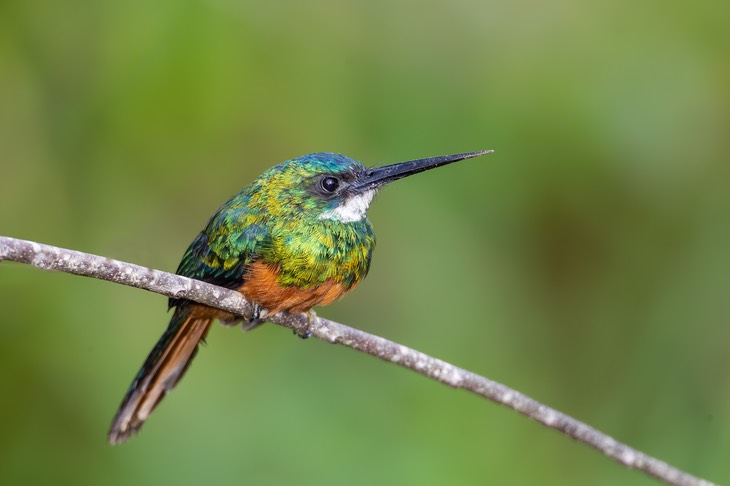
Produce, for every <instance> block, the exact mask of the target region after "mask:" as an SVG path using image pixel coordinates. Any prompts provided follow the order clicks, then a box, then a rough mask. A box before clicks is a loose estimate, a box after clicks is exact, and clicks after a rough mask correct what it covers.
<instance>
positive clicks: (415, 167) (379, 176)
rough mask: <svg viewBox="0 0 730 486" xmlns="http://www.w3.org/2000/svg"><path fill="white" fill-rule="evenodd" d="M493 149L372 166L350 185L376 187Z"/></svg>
mask: <svg viewBox="0 0 730 486" xmlns="http://www.w3.org/2000/svg"><path fill="white" fill-rule="evenodd" d="M492 152H494V150H483V151H481V152H469V153H466V154H454V155H442V156H440V157H429V158H427V159H417V160H409V161H408V162H399V163H397V164H392V165H386V166H385V167H373V168H371V169H368V170H367V171H365V173H364V174H363V175H362V176H360V177H358V179H357V180H356V181H355V183H354V184H353V185H352V186H351V187H352V188H353V189H355V190H356V191H358V192H359V191H367V190H370V189H377V188H378V187H380V186H383V185H385V184H387V183H389V182H393V181H397V180H398V179H402V178H404V177H408V176H409V175H413V174H418V173H419V172H423V171H425V170H430V169H435V168H436V167H441V166H442V165H447V164H452V163H454V162H458V161H460V160H465V159H471V158H473V157H479V156H480V155H486V154H491V153H492Z"/></svg>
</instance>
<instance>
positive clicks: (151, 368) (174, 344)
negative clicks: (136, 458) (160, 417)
mask: <svg viewBox="0 0 730 486" xmlns="http://www.w3.org/2000/svg"><path fill="white" fill-rule="evenodd" d="M199 309H200V307H199V306H195V305H193V304H182V305H180V306H178V307H177V308H176V309H175V314H174V315H173V316H172V319H171V320H170V324H169V325H168V327H167V330H166V331H165V333H164V334H163V335H162V337H161V338H160V340H159V341H157V344H156V345H155V347H154V348H153V349H152V352H150V354H149V356H147V360H145V362H144V364H143V365H142V369H140V370H139V372H138V373H137V376H135V378H134V381H133V382H132V385H131V386H130V387H129V390H128V391H127V394H126V395H125V397H124V400H122V404H121V405H120V406H119V411H118V412H117V414H116V416H115V417H114V421H113V422H112V426H111V428H110V429H109V442H111V443H112V444H118V443H120V442H124V441H125V440H127V439H128V438H129V436H130V435H131V434H132V432H136V431H137V430H139V428H140V427H142V424H144V422H145V420H147V417H149V416H150V414H151V413H152V410H154V408H155V406H157V404H158V403H159V402H160V400H162V398H163V397H164V396H165V394H166V393H167V392H168V391H170V390H172V389H173V388H174V387H175V385H176V384H177V382H178V381H179V380H180V378H182V376H183V375H184V374H185V371H186V370H187V369H188V366H190V362H191V361H192V359H193V358H194V357H195V354H196V353H197V351H198V343H199V342H200V341H201V340H203V339H205V335H206V334H207V333H208V329H209V328H210V324H211V322H212V321H213V317H206V316H205V313H201V312H199ZM201 314H203V315H201Z"/></svg>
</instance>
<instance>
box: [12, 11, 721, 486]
mask: <svg viewBox="0 0 730 486" xmlns="http://www.w3.org/2000/svg"><path fill="white" fill-rule="evenodd" d="M729 18H730V3H728V2H727V1H720V0H699V1H696V2H684V3H681V2H680V3H677V2H675V3H674V4H671V3H667V2H664V1H660V0H649V1H647V2H639V3H637V2H633V1H629V0H618V1H613V2H581V1H578V0H557V1H554V2H549V3H545V2H535V1H518V2H477V1H468V0H455V1H450V2H446V1H415V0H393V1H382V0H375V1H371V2H335V1H326V0H313V1H309V2H292V1H270V2H263V1H234V0H205V1H203V0H182V1H165V0H163V1H160V2H147V1H140V0H130V1H126V2H93V1H81V0H60V1H55V2H49V1H35V0H24V1H20V0H10V1H4V2H2V3H0V234H4V235H9V236H15V237H20V238H27V239H33V240H37V241H40V242H44V243H50V244H55V245H60V246H64V247H70V248H74V249H78V250H83V251H88V252H92V253H97V254H102V255H107V256H110V257H114V258H119V259H122V260H126V261H131V262H135V263H138V264H142V265H147V266H151V267H156V268H160V269H165V270H170V271H172V270H174V269H175V268H176V266H177V262H178V260H179V258H180V256H181V255H182V252H183V251H184V250H185V248H186V247H187V245H188V243H189V242H190V241H191V240H192V238H193V237H194V236H195V234H196V233H197V232H198V231H199V230H200V229H201V228H202V227H203V225H204V224H205V222H206V221H207V218H208V217H209V216H210V215H211V214H212V213H213V211H214V210H215V209H216V208H217V207H218V206H219V205H220V204H221V203H223V202H224V201H225V200H226V199H227V198H228V197H229V196H230V195H232V194H233V193H235V192H237V191H238V190H239V189H240V188H241V187H243V186H244V185H245V184H246V183H248V182H249V181H251V180H252V179H253V178H254V177H255V176H256V175H258V174H259V173H260V172H261V171H263V170H264V169H266V168H267V167H269V166H271V165H273V164H274V163H277V162H279V161H282V160H285V159H287V158H291V157H293V156H297V155H300V154H304V153H308V152H314V151H337V152H343V153H346V154H348V155H350V156H352V157H354V158H356V159H359V160H361V161H363V162H365V163H367V164H375V163H392V162H396V161H400V160H407V159H411V158H418V157H422V156H430V155H441V154H447V153H456V152H463V151H471V150H480V149H487V148H492V149H495V150H496V152H495V154H493V155H490V156H489V157H485V158H482V159H477V160H471V161H467V162H464V163H461V164H457V165H455V166H450V167H448V168H444V169H440V170H438V171H434V172H429V173H426V174H423V175H419V176H417V177H413V178H411V179H408V180H405V181H401V182H398V183H396V184H394V185H393V186H391V187H389V188H388V189H387V190H385V191H383V192H382V193H381V194H380V195H379V196H378V198H377V199H376V201H375V202H374V204H373V207H372V209H371V211H370V218H371V220H372V221H373V223H374V225H375V228H376V230H377V233H378V236H379V244H378V248H377V251H376V254H375V258H374V262H373V268H372V271H371V274H370V276H369V277H368V279H367V280H366V281H365V282H364V284H363V285H362V286H361V287H360V288H359V289H358V290H357V291H356V292H355V293H353V294H352V295H350V296H348V298H346V299H345V300H343V301H341V302H339V303H337V304H335V305H332V306H330V307H328V308H324V309H320V310H319V313H320V314H321V315H324V316H326V317H329V318H332V319H335V320H339V321H341V322H345V323H348V324H350V325H352V326H355V327H359V328H362V329H365V330H367V331H370V332H373V333H376V334H379V335H382V336H385V337H388V338H390V339H393V340H395V341H398V342H401V343H403V344H406V345H409V346H412V347H415V348H416V349H419V350H422V351H424V352H427V353H430V354H433V355H435V356H437V357H440V358H442V359H446V360H448V361H450V362H452V363H454V364H457V365H459V366H462V367H466V368H468V369H471V370H473V371H475V372H478V373H481V374H485V375H487V376H489V377H491V378H493V379H496V380H499V381H501V382H504V383H506V384H509V385H510V386H512V387H515V388H517V389H519V390H521V391H523V392H525V393H527V394H530V395H532V396H534V397H535V398H537V399H539V400H542V401H544V402H545V403H547V404H549V405H551V406H554V407H556V408H558V409H560V410H562V411H564V412H566V413H569V414H571V415H574V416H575V417H577V418H580V419H582V420H584V421H586V422H588V423H590V424H592V425H593V426H595V427H598V428H599V429H601V430H603V431H606V432H607V433H609V434H611V435H613V436H615V437H616V438H618V439H620V440H622V441H625V442H627V443H628V444H630V445H632V446H634V447H637V448H639V449H641V450H644V451H646V452H647V453H650V454H652V455H655V456H657V457H659V458H661V459H663V460H666V461H668V462H670V463H672V464H674V465H676V466H678V467H680V468H683V469H686V470H688V471H689V472H691V473H694V474H697V475H700V476H704V477H706V478H709V479H712V480H714V481H718V482H724V483H729V482H730V460H729V459H728V458H729V457H730V456H728V454H729V451H730V412H729V410H730V329H729V328H728V324H729V323H730V322H729V321H730V163H728V162H729V160H728V159H729V156H728V154H729V153H730V29H728V19H729ZM165 308H166V301H165V299H164V298H163V297H160V296H158V295H154V294H151V293H147V292H143V291H140V290H135V289H129V288H124V287H121V286H118V285H113V284H109V283H104V282H100V281H95V280H91V279H83V278H79V277H74V276H69V275H64V274H51V273H47V272H42V271H39V270H36V269H33V268H31V267H27V266H23V265H18V264H8V263H3V264H2V265H0V309H2V312H1V314H0V315H2V318H1V319H0V322H1V325H0V384H1V386H2V391H1V393H0V395H1V398H0V413H1V415H2V417H3V419H2V426H0V430H2V432H0V483H2V484H8V485H25V484H59V485H61V484H74V485H84V484H109V485H115V484H120V485H123V484H160V483H164V484H199V483H203V482H210V483H216V484H223V485H224V484H241V483H243V484H252V485H256V484H261V485H269V484H302V485H308V484H312V485H314V484H316V485H339V484H351V485H366V484H428V485H440V484H465V485H466V484H598V485H600V484H605V485H614V484H627V485H642V484H654V481H653V480H651V479H649V478H646V477H644V476H643V475H641V474H639V473H636V472H633V471H630V470H626V469H624V468H622V467H620V466H618V465H616V464H614V463H613V462H611V461H610V460H608V459H606V458H604V457H602V456H601V455H599V454H597V453H596V452H594V451H593V450H589V449H588V448H586V447H585V446H583V445H580V444H577V443H575V442H573V441H571V440H569V439H567V438H565V437H563V436H562V435H560V434H558V433H556V432H553V431H550V430H546V429H544V428H542V427H540V426H538V425H537V424H535V423H533V422H532V421H530V420H528V419H526V418H524V417H522V416H519V415H518V414H516V413H514V412H512V411H509V410H507V409H504V408H502V407H499V406H496V405H494V404H492V403H489V402H486V401H483V400H481V399H479V398H476V397H473V396H470V395H469V394H467V393H464V392H459V391H454V390H451V389H449V388H447V387H444V386H442V385H440V384H437V383H434V382H431V381H429V380H426V379H424V378H423V377H420V376H417V375H415V374H414V373H411V372H408V371H405V370H402V369H399V368H397V367H394V366H391V365H387V364H384V363H382V362H380V361H377V360H375V359H372V358H369V357H366V356H364V355H360V354H358V353H355V352H352V351H350V350H347V349H344V348H339V347H335V346H330V345H327V344H324V343H321V342H316V341H314V340H309V341H302V340H300V339H297V338H295V337H293V336H292V335H291V334H290V333H289V332H287V331H286V330H283V329H281V328H277V327H275V326H264V327H263V328H260V329H257V330H256V331H255V332H252V333H249V334H242V333H241V332H240V331H239V330H237V329H227V328H223V327H222V326H216V327H215V328H214V329H213V330H212V332H211V334H210V335H209V339H208V345H207V346H206V347H205V348H204V349H203V350H202V351H201V352H200V354H199V355H198V358H197V359H196V362H195V365H194V366H193V367H192V368H191V370H190V372H189V373H188V375H187V376H186V379H185V380H183V382H182V383H181V386H179V387H178V388H177V389H176V390H175V391H174V393H173V394H172V395H171V396H170V397H168V399H167V400H165V401H164V402H163V404H162V405H161V406H160V407H159V408H158V409H157V411H156V413H155V414H154V415H153V417H152V419H151V420H150V421H149V422H148V423H147V425H146V427H145V428H144V430H143V431H142V434H141V435H140V436H138V437H135V438H133V439H132V440H131V441H130V442H129V443H126V444H124V445H122V446H118V447H111V446H109V445H107V443H106V442H105V433H106V430H107V427H108V425H109V422H110V420H111V418H112V416H113V414H114V412H115V410H116V407H117V405H118V404H119V401H120V400H121V398H122V395H123V393H124V391H125V390H126V388H127V386H128V384H129V382H130V381H131V379H132V377H133V375H134V373H135V372H136V370H137V369H138V367H139V365H140V364H141V363H142V361H143V359H144V358H145V356H146V355H147V353H148V351H149V350H150V349H151V347H152V345H153V344H154V342H155V341H156V339H157V338H158V336H159V335H160V334H161V332H162V330H163V329H164V327H165V326H166V324H167V319H168V315H167V314H166V313H165Z"/></svg>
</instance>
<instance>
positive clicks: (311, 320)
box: [294, 309, 317, 339]
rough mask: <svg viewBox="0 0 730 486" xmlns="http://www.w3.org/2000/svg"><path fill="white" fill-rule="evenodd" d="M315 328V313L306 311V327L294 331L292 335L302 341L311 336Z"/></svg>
mask: <svg viewBox="0 0 730 486" xmlns="http://www.w3.org/2000/svg"><path fill="white" fill-rule="evenodd" d="M316 328H317V313H316V312H314V311H313V310H312V309H309V310H308V311H307V325H306V326H305V327H304V328H301V329H295V330H294V334H296V335H297V336H299V337H300V338H302V339H307V338H308V337H309V336H311V335H312V334H313V333H314V331H315V329H316Z"/></svg>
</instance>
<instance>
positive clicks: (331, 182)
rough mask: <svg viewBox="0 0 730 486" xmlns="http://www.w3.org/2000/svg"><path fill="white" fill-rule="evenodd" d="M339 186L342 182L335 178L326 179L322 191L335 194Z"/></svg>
mask: <svg viewBox="0 0 730 486" xmlns="http://www.w3.org/2000/svg"><path fill="white" fill-rule="evenodd" d="M339 185H340V181H338V180H337V179H335V178H334V177H325V178H324V179H322V189H324V190H325V191H327V192H335V190H336V189H337V186H339Z"/></svg>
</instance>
